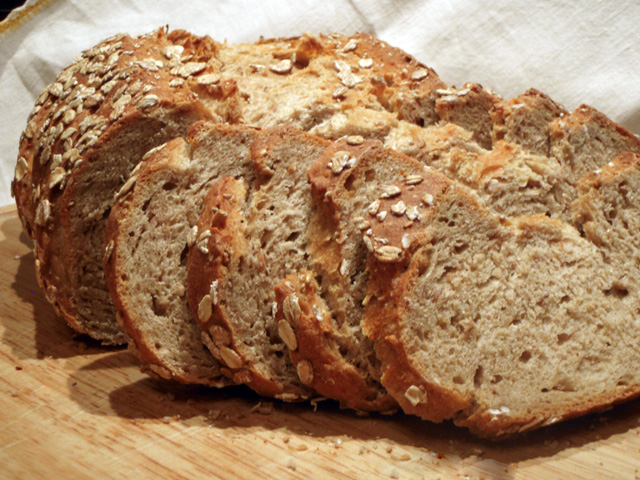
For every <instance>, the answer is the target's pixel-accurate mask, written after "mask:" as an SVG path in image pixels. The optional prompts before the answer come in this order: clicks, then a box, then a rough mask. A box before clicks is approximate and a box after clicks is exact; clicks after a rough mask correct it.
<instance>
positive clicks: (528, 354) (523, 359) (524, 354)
mask: <svg viewBox="0 0 640 480" xmlns="http://www.w3.org/2000/svg"><path fill="white" fill-rule="evenodd" d="M530 359H531V352H530V351H529V350H525V351H524V352H522V353H521V354H520V358H519V359H518V360H520V361H521V362H522V363H527V362H528V361H529V360H530Z"/></svg>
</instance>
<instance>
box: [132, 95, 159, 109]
mask: <svg viewBox="0 0 640 480" xmlns="http://www.w3.org/2000/svg"><path fill="white" fill-rule="evenodd" d="M159 100H160V99H159V98H158V96H157V95H154V94H149V95H145V96H144V97H142V98H141V99H140V100H138V103H137V104H136V105H137V106H138V108H149V107H153V106H155V105H157V104H158V101H159Z"/></svg>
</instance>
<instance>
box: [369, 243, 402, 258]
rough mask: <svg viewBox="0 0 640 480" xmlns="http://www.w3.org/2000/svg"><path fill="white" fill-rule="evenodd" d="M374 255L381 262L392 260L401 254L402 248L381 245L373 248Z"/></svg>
mask: <svg viewBox="0 0 640 480" xmlns="http://www.w3.org/2000/svg"><path fill="white" fill-rule="evenodd" d="M375 253H376V257H377V258H378V260H380V261H381V262H393V261H396V260H398V259H399V258H400V257H401V256H402V249H401V248H398V247H394V246H392V245H383V246H382V247H378V248H376V249H375Z"/></svg>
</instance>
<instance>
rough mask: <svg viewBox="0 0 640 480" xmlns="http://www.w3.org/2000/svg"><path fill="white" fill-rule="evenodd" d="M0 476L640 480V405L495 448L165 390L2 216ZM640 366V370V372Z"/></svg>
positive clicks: (349, 417)
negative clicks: (81, 334)
mask: <svg viewBox="0 0 640 480" xmlns="http://www.w3.org/2000/svg"><path fill="white" fill-rule="evenodd" d="M0 338H1V341H0V477H2V478H21V479H22V478H45V477H46V478H64V479H74V478H100V479H102V478H114V479H115V478H117V479H121V478H123V477H124V476H127V477H128V478H177V479H182V478H184V479H189V480H193V479H195V478H205V477H206V478H225V479H226V478H239V479H251V480H254V479H277V480H282V479H288V478H300V479H309V478H314V479H315V478H319V479H326V478H348V479H370V478H383V479H384V478H390V479H395V478H398V479H421V478H425V479H435V478H443V479H445V478H485V479H551V478H561V479H563V480H568V479H587V478H594V479H601V478H615V479H634V480H635V479H640V402H638V401H636V402H631V403H628V404H626V405H622V406H619V407H617V408H615V409H613V410H611V411H609V412H607V413H605V414H602V415H599V416H590V417H587V418H583V419H579V420H576V421H572V422H568V423H565V424H561V425H556V426H553V427H551V428H548V429H546V430H542V431H537V432H533V433H531V434H529V435H527V436H524V437H520V438H517V439H512V440H509V441H508V442H505V443H500V444H492V443H489V442H484V441H481V440H478V439H476V438H474V437H472V436H471V435H469V434H468V433H467V432H466V431H464V430H462V429H458V428H456V427H454V426H452V425H450V424H445V425H434V424H431V423H427V422H423V421H420V420H418V419H416V418H411V417H408V416H404V415H402V414H398V415H395V416H391V417H383V416H377V415H372V416H369V417H358V416H356V415H355V414H354V413H352V412H349V411H340V410H339V409H338V408H337V407H336V405H335V404H334V403H331V402H320V403H318V404H317V406H316V407H314V406H312V405H309V404H301V405H287V404H283V403H281V402H274V401H270V400H268V399H264V398H260V397H258V396H256V395H254V394H253V393H252V392H250V391H248V390H246V389H244V388H240V387H234V388H229V389H225V390H208V389H204V388H194V387H184V386H175V385H171V384H168V383H159V382H157V381H154V380H151V379H150V378H148V377H146V376H145V375H144V374H142V373H140V371H139V368H138V364H137V362H136V359H135V358H134V357H133V356H132V355H131V354H130V353H128V352H127V351H126V350H125V349H118V348H104V347H101V346H100V345H98V344H97V343H95V342H93V341H91V340H89V339H86V338H75V337H74V335H73V333H72V331H71V330H70V329H69V328H68V327H67V326H66V324H65V323H64V322H63V321H62V320H61V319H60V318H57V317H56V315H55V313H54V312H53V309H52V307H51V306H50V305H49V304H48V303H47V301H46V299H45V297H44V294H43V292H42V291H41V290H40V289H39V288H38V285H37V282H36V278H35V270H34V256H33V252H32V246H31V242H30V241H29V240H28V239H27V238H26V236H25V235H24V234H23V233H22V231H21V226H20V222H19V220H18V218H17V214H16V211H15V208H14V207H2V208H0ZM639 367H640V366H639Z"/></svg>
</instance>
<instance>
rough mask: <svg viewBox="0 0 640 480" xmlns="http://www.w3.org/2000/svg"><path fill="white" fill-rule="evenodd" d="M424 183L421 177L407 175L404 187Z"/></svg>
mask: <svg viewBox="0 0 640 480" xmlns="http://www.w3.org/2000/svg"><path fill="white" fill-rule="evenodd" d="M423 181H424V178H423V177H422V176H421V175H407V176H406V177H405V178H404V183H405V184H406V185H418V184H419V183H422V182H423Z"/></svg>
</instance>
